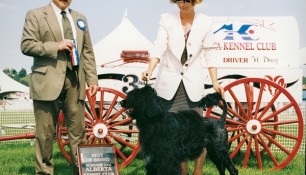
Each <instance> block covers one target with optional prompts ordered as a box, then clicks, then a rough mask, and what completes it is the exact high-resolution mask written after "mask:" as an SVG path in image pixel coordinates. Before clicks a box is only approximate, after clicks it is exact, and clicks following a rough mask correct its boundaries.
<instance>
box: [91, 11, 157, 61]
mask: <svg viewBox="0 0 306 175" xmlns="http://www.w3.org/2000/svg"><path fill="white" fill-rule="evenodd" d="M152 47H153V44H152V42H151V41H149V40H148V39H147V38H146V37H145V36H144V35H142V34H141V33H140V32H139V30H138V29H137V28H136V27H135V26H134V25H133V24H132V23H131V21H130V20H129V19H128V17H127V11H126V12H125V14H124V16H123V19H122V21H121V23H120V24H119V25H118V26H117V27H116V28H115V29H114V30H113V31H112V32H111V33H110V34H108V35H107V36H106V37H105V38H103V39H102V40H101V41H99V42H98V43H96V44H95V45H94V53H95V57H96V64H97V66H101V65H103V64H106V63H109V62H113V61H115V60H118V59H120V54H121V52H122V51H123V50H146V51H148V52H150V50H151V49H152Z"/></svg>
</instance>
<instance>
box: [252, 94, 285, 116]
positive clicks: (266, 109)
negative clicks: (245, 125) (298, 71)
mask: <svg viewBox="0 0 306 175" xmlns="http://www.w3.org/2000/svg"><path fill="white" fill-rule="evenodd" d="M280 94H281V91H278V92H277V93H276V94H275V95H274V96H273V98H272V99H271V100H270V102H269V103H268V104H267V106H266V107H265V108H264V110H263V111H262V112H261V114H260V116H259V117H258V118H257V119H258V120H261V119H262V117H263V116H264V115H265V114H266V113H267V111H268V110H269V109H270V108H271V107H272V106H273V105H274V102H275V101H276V99H277V98H278V97H279V96H280Z"/></svg>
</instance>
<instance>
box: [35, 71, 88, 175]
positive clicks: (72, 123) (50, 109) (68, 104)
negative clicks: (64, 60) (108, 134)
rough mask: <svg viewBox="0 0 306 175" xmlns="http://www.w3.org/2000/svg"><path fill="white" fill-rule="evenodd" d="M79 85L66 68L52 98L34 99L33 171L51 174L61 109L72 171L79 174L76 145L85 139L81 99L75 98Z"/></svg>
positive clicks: (75, 74) (73, 72)
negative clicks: (54, 142) (58, 91)
mask: <svg viewBox="0 0 306 175" xmlns="http://www.w3.org/2000/svg"><path fill="white" fill-rule="evenodd" d="M78 91H79V85H78V80H77V73H76V72H75V71H74V70H70V69H68V68H67V72H66V78H65V83H64V86H63V89H62V91H61V93H60V95H59V97H58V98H57V99H55V100H54V101H41V100H33V105H34V114H35V122H36V135H35V158H36V174H37V175H38V174H49V175H53V174H54V164H53V157H52V154H53V141H54V139H55V137H54V136H55V133H56V124H57V121H58V116H59V113H60V111H61V110H62V111H63V113H64V122H65V126H66V127H67V129H68V139H69V147H70V156H71V159H72V166H73V171H74V174H78V172H79V171H78V165H77V160H78V159H77V148H78V145H79V144H83V143H85V141H86V138H85V124H84V120H85V117H84V110H85V107H84V100H79V99H78V94H79V92H78Z"/></svg>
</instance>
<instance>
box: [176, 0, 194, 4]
mask: <svg viewBox="0 0 306 175" xmlns="http://www.w3.org/2000/svg"><path fill="white" fill-rule="evenodd" d="M175 2H176V3H181V2H184V3H190V2H191V0H183V1H182V0H176V1H175Z"/></svg>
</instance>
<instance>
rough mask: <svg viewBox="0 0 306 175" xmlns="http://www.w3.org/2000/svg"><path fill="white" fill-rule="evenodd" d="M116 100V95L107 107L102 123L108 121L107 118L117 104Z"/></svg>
mask: <svg viewBox="0 0 306 175" xmlns="http://www.w3.org/2000/svg"><path fill="white" fill-rule="evenodd" d="M117 100H118V95H115V97H114V98H113V100H112V102H111V104H110V105H109V107H108V110H107V111H106V113H105V115H104V116H103V120H104V121H107V120H108V119H109V116H110V114H111V112H112V110H113V109H114V107H115V105H116V104H117Z"/></svg>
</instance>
